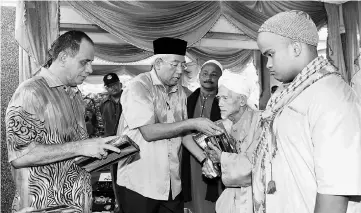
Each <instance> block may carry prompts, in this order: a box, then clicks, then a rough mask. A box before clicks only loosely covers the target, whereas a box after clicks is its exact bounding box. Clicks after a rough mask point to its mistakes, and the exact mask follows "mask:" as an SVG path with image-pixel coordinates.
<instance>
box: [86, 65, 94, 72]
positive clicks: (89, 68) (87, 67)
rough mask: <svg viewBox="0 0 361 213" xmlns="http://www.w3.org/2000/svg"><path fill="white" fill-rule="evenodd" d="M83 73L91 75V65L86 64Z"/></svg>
mask: <svg viewBox="0 0 361 213" xmlns="http://www.w3.org/2000/svg"><path fill="white" fill-rule="evenodd" d="M85 72H87V73H89V74H91V73H93V67H92V64H91V63H87V65H86V67H85Z"/></svg>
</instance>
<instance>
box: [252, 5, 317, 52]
mask: <svg viewBox="0 0 361 213" xmlns="http://www.w3.org/2000/svg"><path fill="white" fill-rule="evenodd" d="M258 32H259V33H261V32H270V33H274V34H277V35H280V36H283V37H286V38H290V39H292V40H294V41H299V42H302V43H305V44H309V45H312V46H317V44H318V32H317V27H316V24H315V23H314V22H313V20H312V19H311V17H310V16H309V15H308V14H307V13H305V12H303V11H299V10H291V11H286V12H281V13H278V14H276V15H274V16H272V17H271V18H269V19H268V20H267V21H265V22H264V23H263V24H262V26H261V27H260V28H259V30H258Z"/></svg>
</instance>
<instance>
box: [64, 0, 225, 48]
mask: <svg viewBox="0 0 361 213" xmlns="http://www.w3.org/2000/svg"><path fill="white" fill-rule="evenodd" d="M68 3H69V4H70V5H71V6H73V7H74V8H75V9H76V10H77V11H79V12H80V13H81V14H82V15H83V16H84V17H86V18H87V19H88V20H89V21H91V22H93V23H95V24H97V25H98V26H100V27H101V28H103V29H104V30H106V31H108V32H109V33H111V34H113V35H115V36H117V37H119V38H121V39H123V40H124V41H126V42H127V43H129V44H132V45H134V46H136V47H138V48H141V49H144V50H148V51H152V49H153V43H152V42H153V40H155V39H157V38H159V37H176V38H180V39H183V40H186V41H187V42H188V46H191V45H192V44H194V43H195V42H197V41H198V40H200V39H201V38H202V37H203V36H204V35H205V34H206V33H207V32H208V31H209V30H210V29H211V28H212V26H213V25H214V23H215V22H216V21H217V20H218V18H219V16H220V14H221V11H220V2H218V1H172V2H169V1H141V2H137V1H135V2H133V1H119V2H117V1H89V0H84V1H71V0H69V1H68Z"/></svg>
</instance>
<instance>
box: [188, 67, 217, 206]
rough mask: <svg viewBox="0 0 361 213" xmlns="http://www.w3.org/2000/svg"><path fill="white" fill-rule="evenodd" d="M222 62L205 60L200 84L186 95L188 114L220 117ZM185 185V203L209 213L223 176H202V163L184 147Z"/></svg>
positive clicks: (193, 116) (213, 119)
mask: <svg viewBox="0 0 361 213" xmlns="http://www.w3.org/2000/svg"><path fill="white" fill-rule="evenodd" d="M222 72H223V66H222V65H221V63H219V62H218V61H216V60H209V61H207V62H205V63H204V64H203V65H202V67H201V71H200V73H199V82H200V88H198V89H196V90H195V91H194V92H193V93H192V94H191V95H190V96H189V97H188V98H187V112H188V118H199V117H204V118H208V119H210V120H211V121H217V120H219V119H221V112H220V109H219V105H218V100H217V98H216V95H217V92H218V80H219V78H220V77H221V75H222ZM182 157H183V158H182V188H183V194H184V201H185V202H188V203H185V207H186V208H189V209H191V211H192V212H197V213H209V212H214V211H215V202H216V201H217V199H218V197H219V195H220V193H221V182H220V178H214V179H209V178H206V177H205V176H202V165H201V164H200V163H199V162H198V160H197V159H196V158H195V157H194V156H193V155H191V154H190V152H189V151H188V150H187V149H183V155H182Z"/></svg>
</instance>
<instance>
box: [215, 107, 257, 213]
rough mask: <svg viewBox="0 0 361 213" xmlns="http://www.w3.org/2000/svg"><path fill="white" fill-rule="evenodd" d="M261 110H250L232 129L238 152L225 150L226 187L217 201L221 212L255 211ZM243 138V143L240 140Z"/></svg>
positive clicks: (223, 157)
mask: <svg viewBox="0 0 361 213" xmlns="http://www.w3.org/2000/svg"><path fill="white" fill-rule="evenodd" d="M259 116H260V113H259V112H255V111H252V110H249V109H248V110H246V111H245V114H244V115H242V117H241V119H240V121H238V122H237V123H236V124H234V125H233V126H232V129H231V130H230V131H229V134H230V135H231V137H233V138H234V139H236V140H237V141H238V142H239V143H238V144H237V149H238V151H239V153H238V154H235V153H227V152H222V156H221V170H222V182H223V184H224V185H225V186H226V189H225V190H224V191H223V192H222V194H221V196H220V197H219V198H218V200H217V203H216V212H217V213H252V212H253V202H252V186H251V179H252V178H251V175H252V174H251V173H252V163H251V160H252V154H253V151H254V149H255V148H256V146H257V140H254V138H255V137H257V136H256V135H257V134H256V127H257V126H258V121H259ZM241 141H242V143H240V142H241Z"/></svg>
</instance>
